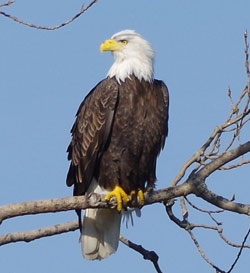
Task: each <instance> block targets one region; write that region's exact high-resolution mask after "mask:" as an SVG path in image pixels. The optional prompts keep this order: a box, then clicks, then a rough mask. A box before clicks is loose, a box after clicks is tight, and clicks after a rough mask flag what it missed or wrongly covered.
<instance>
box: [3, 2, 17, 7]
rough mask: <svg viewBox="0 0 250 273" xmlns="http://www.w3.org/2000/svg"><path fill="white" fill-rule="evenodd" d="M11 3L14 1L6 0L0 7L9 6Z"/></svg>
mask: <svg viewBox="0 0 250 273" xmlns="http://www.w3.org/2000/svg"><path fill="white" fill-rule="evenodd" d="M13 3H15V1H8V2H6V3H3V4H0V8H2V7H7V6H10V5H12V4H13Z"/></svg>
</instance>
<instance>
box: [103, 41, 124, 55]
mask: <svg viewBox="0 0 250 273" xmlns="http://www.w3.org/2000/svg"><path fill="white" fill-rule="evenodd" d="M123 48H124V42H117V41H115V40H114V39H109V40H106V41H104V42H103V43H102V44H101V45H100V51H101V52H103V51H116V50H122V49H123Z"/></svg>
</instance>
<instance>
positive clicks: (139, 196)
mask: <svg viewBox="0 0 250 273" xmlns="http://www.w3.org/2000/svg"><path fill="white" fill-rule="evenodd" d="M133 195H136V197H137V202H138V205H140V206H143V205H144V203H145V198H144V193H143V191H142V190H138V191H135V190H133V191H131V192H130V195H129V197H130V200H132V199H133Z"/></svg>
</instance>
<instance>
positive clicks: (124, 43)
mask: <svg viewBox="0 0 250 273" xmlns="http://www.w3.org/2000/svg"><path fill="white" fill-rule="evenodd" d="M120 43H122V44H123V45H126V44H127V43H128V41H127V40H120Z"/></svg>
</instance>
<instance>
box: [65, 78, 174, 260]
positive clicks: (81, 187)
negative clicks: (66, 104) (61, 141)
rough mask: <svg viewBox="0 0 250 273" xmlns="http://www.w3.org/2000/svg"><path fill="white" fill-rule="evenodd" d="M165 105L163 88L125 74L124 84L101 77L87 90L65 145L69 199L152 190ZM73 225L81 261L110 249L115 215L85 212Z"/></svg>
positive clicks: (116, 235)
mask: <svg viewBox="0 0 250 273" xmlns="http://www.w3.org/2000/svg"><path fill="white" fill-rule="evenodd" d="M168 103H169V102H168V90H167V87H166V85H165V84H164V83H163V82H162V81H159V80H153V81H152V82H148V81H145V80H143V79H142V80H138V79H137V77H135V76H134V75H131V76H130V77H129V78H126V79H125V81H124V82H118V81H117V80H116V78H107V79H105V80H103V81H101V82H100V83H99V84H98V85H97V86H96V87H95V88H93V89H92V90H91V92H90V93H89V94H88V95H87V97H86V98H85V100H84V101H83V102H82V104H81V105H80V107H79V109H78V112H77V117H76V121H75V123H74V125H73V128H72V131H71V132H72V141H71V143H70V145H69V147H68V159H69V160H71V164H70V168H69V172H68V175H67V185H68V186H71V185H74V195H83V194H85V193H90V192H97V193H105V194H106V193H107V192H109V191H112V190H113V189H114V188H115V186H117V185H119V186H120V187H121V188H122V189H123V190H124V191H125V192H126V193H127V194H130V193H131V191H132V190H136V191H137V190H144V189H145V188H147V187H153V186H154V183H155V180H156V175H155V168H156V159H157V156H158V154H159V152H160V150H161V148H163V146H164V142H165V138H166V136H167V133H168ZM78 215H80V212H79V211H78ZM79 217H80V218H79V219H81V216H79ZM79 223H80V224H79V225H80V228H81V234H82V235H81V245H82V253H83V256H84V257H85V258H86V259H88V260H94V259H103V258H106V257H108V256H109V255H110V254H112V253H114V252H115V251H116V249H117V247H118V242H119V234H120V223H121V213H119V212H118V211H117V210H115V209H86V210H85V216H84V220H83V222H81V220H80V222H79Z"/></svg>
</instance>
